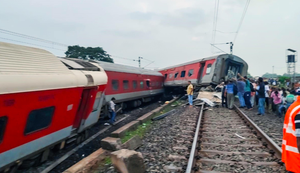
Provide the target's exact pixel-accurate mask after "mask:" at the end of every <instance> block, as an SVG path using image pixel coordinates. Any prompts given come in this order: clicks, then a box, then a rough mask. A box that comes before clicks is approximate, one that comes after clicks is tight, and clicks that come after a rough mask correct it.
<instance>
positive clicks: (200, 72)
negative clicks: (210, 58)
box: [198, 62, 205, 84]
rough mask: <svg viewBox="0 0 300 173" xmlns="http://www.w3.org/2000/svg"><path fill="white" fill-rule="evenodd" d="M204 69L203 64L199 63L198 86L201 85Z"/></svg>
mask: <svg viewBox="0 0 300 173" xmlns="http://www.w3.org/2000/svg"><path fill="white" fill-rule="evenodd" d="M204 67H205V62H203V63H200V69H199V73H198V84H201V82H202V77H203V71H204Z"/></svg>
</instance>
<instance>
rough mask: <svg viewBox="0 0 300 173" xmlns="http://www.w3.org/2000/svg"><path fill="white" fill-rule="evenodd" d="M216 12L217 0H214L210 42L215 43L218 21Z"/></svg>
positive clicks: (217, 11)
mask: <svg viewBox="0 0 300 173" xmlns="http://www.w3.org/2000/svg"><path fill="white" fill-rule="evenodd" d="M218 13H219V0H215V11H214V21H213V32H212V38H211V44H214V43H215V38H216V30H217V23H218ZM212 52H213V48H212Z"/></svg>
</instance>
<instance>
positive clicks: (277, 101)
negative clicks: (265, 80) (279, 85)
mask: <svg viewBox="0 0 300 173" xmlns="http://www.w3.org/2000/svg"><path fill="white" fill-rule="evenodd" d="M271 97H272V98H273V104H274V108H275V110H273V111H276V114H277V115H279V106H280V104H281V102H282V100H281V94H280V93H279V92H278V90H277V89H275V91H274V92H272V94H271Z"/></svg>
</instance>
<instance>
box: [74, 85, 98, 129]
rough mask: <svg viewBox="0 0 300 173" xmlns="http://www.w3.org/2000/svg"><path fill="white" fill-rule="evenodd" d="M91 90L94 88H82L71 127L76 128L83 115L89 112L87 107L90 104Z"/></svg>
mask: <svg viewBox="0 0 300 173" xmlns="http://www.w3.org/2000/svg"><path fill="white" fill-rule="evenodd" d="M93 90H94V88H91V89H84V90H83V91H82V95H81V100H80V104H79V107H78V110H77V113H76V117H75V120H74V123H73V128H78V127H79V126H80V122H81V120H82V119H83V117H84V116H85V115H86V114H88V113H89V112H88V109H89V107H90V104H91V103H92V100H91V99H90V98H91V94H92V91H93Z"/></svg>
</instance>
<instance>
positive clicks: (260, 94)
mask: <svg viewBox="0 0 300 173" xmlns="http://www.w3.org/2000/svg"><path fill="white" fill-rule="evenodd" d="M269 83H270V82H269V81H263V78H261V77H260V78H258V80H257V81H255V80H253V79H248V78H247V76H241V75H240V74H238V78H237V79H236V78H231V79H229V80H228V81H225V82H222V83H221V84H220V85H218V87H217V88H221V92H222V106H223V107H227V108H228V109H233V103H234V98H235V97H236V96H237V97H238V100H239V107H240V108H245V109H246V110H252V109H253V108H254V107H257V108H258V109H257V111H258V113H257V115H265V114H266V113H270V112H271V111H272V112H274V113H275V114H276V115H277V116H278V117H280V118H281V117H282V116H283V115H284V114H285V112H286V110H287V109H288V108H289V106H290V105H291V104H292V103H293V102H294V101H295V99H296V97H295V96H294V94H295V93H296V92H297V91H290V90H289V89H285V88H284V87H282V88H280V87H279V86H273V85H269ZM299 92H300V90H299Z"/></svg>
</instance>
